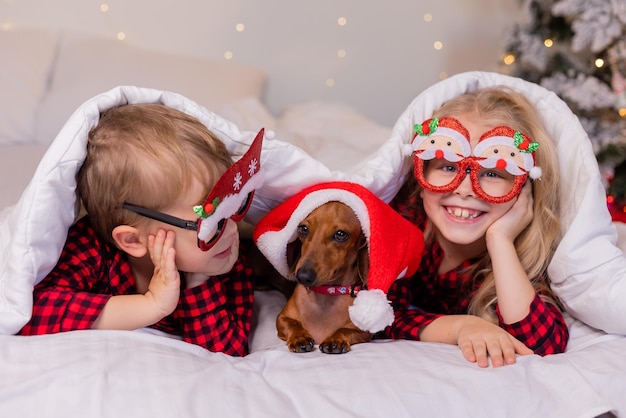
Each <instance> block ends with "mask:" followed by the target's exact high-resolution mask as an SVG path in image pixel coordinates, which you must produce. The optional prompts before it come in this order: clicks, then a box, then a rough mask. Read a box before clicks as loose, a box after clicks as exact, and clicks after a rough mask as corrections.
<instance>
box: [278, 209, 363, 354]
mask: <svg viewBox="0 0 626 418" xmlns="http://www.w3.org/2000/svg"><path fill="white" fill-rule="evenodd" d="M297 234H298V239H297V240H296V241H294V242H293V243H292V244H290V245H293V247H292V248H291V249H289V253H290V256H289V257H288V258H289V268H290V269H291V270H292V272H293V273H294V275H295V278H296V281H297V284H296V286H295V289H294V291H293V294H292V295H291V297H290V298H289V300H288V301H287V304H286V305H285V307H284V308H283V310H282V311H281V312H280V313H279V314H278V316H277V318H276V328H277V330H278V337H279V338H281V339H283V340H285V341H286V342H287V346H288V347H289V350H290V351H293V352H296V353H302V352H309V351H311V350H313V347H314V345H315V343H318V344H319V349H320V350H321V351H322V352H324V353H327V354H341V353H346V352H348V351H350V346H351V345H352V344H358V343H365V342H369V341H370V340H371V338H372V336H371V334H370V333H369V332H366V331H362V330H360V329H358V328H357V327H356V326H355V325H354V324H353V323H352V321H351V320H350V317H349V314H348V308H349V307H350V306H351V305H352V302H353V300H354V296H355V292H358V290H359V289H360V288H361V287H362V286H364V285H366V283H365V280H366V278H367V272H368V268H369V257H368V250H367V240H366V238H365V236H364V234H363V232H362V230H361V224H360V222H359V220H358V219H357V217H356V215H355V214H354V212H353V211H352V209H350V208H349V207H348V206H346V205H345V204H343V203H340V202H335V201H331V202H327V203H324V204H323V205H322V206H320V207H318V208H317V209H315V210H314V211H313V212H311V213H310V214H309V215H308V216H307V217H306V218H305V219H304V220H303V221H302V222H301V223H300V224H299V225H298V228H297Z"/></svg>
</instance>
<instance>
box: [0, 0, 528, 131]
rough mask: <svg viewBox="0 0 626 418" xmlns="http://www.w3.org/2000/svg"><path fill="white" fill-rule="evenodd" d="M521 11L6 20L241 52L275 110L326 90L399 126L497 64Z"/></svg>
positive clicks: (138, 9)
mask: <svg viewBox="0 0 626 418" xmlns="http://www.w3.org/2000/svg"><path fill="white" fill-rule="evenodd" d="M103 3H105V4H107V5H108V7H109V9H108V11H107V12H102V11H101V10H100V7H101V4H103ZM518 10H519V0H385V1H383V0H313V1H311V0H308V1H304V0H108V1H106V0H0V27H2V28H10V27H45V28H61V29H71V30H78V31H84V32H89V33H96V34H102V35H106V36H111V37H114V36H116V34H117V33H118V32H124V33H125V35H126V39H125V42H129V43H132V44H137V45H142V46H146V47H150V48H153V49H159V50H166V51H176V52H182V53H188V54H193V55H198V56H202V57H213V58H219V59H225V58H224V53H225V52H226V51H231V52H232V54H233V57H232V59H233V60H235V61H239V62H243V63H247V64H252V65H255V66H258V67H261V68H263V69H264V70H266V72H267V73H268V75H269V83H268V85H267V89H266V92H265V101H266V103H267V104H268V106H269V107H270V109H271V110H272V111H273V112H274V113H275V114H279V113H280V112H282V110H283V109H284V108H285V106H287V105H289V104H292V103H298V102H301V101H306V100H311V99H319V100H326V101H339V102H343V103H347V104H350V105H352V106H353V107H355V108H356V109H358V110H360V111H361V112H363V113H364V114H365V115H367V116H369V117H371V118H373V119H374V120H376V121H378V122H380V123H383V124H386V125H391V124H393V123H394V122H395V120H396V118H397V117H398V116H399V115H400V113H401V112H402V111H403V110H404V108H405V107H406V106H407V105H408V103H409V102H410V101H411V100H412V99H413V98H414V97H415V96H416V95H417V94H418V93H419V92H420V91H422V90H423V89H424V88H426V87H428V86H429V85H431V84H433V83H435V82H437V81H438V80H439V79H440V77H442V76H445V74H447V75H453V74H455V73H458V72H462V71H467V70H497V69H498V68H499V61H500V57H501V55H502V53H503V51H502V40H503V38H504V35H505V34H506V31H507V30H508V28H509V27H510V26H511V25H512V22H513V21H515V20H516V16H517V15H518V14H519V11H518ZM427 13H429V14H430V15H432V21H430V22H426V21H425V20H424V15H426V14H427ZM341 16H343V17H345V18H346V19H347V24H346V25H345V26H340V25H338V24H337V19H338V18H339V17H341ZM238 23H243V24H244V25H245V30H244V31H242V32H238V31H237V30H236V29H235V26H236V25H237V24H238ZM437 41H440V42H442V44H443V48H442V49H440V50H437V49H435V48H434V47H433V45H434V43H435V42H437ZM339 49H343V50H345V51H346V55H345V57H344V58H339V57H338V56H337V51H338V50H339ZM25 53H26V52H25ZM86 70H87V71H88V69H86ZM328 79H333V80H334V85H333V86H332V87H328V86H327V85H326V82H327V80H328Z"/></svg>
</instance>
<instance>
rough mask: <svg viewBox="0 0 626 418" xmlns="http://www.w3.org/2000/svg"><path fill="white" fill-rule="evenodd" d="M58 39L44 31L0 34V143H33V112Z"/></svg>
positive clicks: (54, 34)
mask: <svg viewBox="0 0 626 418" xmlns="http://www.w3.org/2000/svg"><path fill="white" fill-rule="evenodd" d="M57 40H58V34H57V33H56V32H51V31H45V30H34V29H33V30H27V29H18V30H9V31H0V62H2V65H1V66H0V92H1V93H0V144H1V145H6V144H23V143H33V142H34V141H35V129H34V127H35V112H36V109H37V106H38V105H39V102H40V100H41V98H42V96H43V94H44V91H45V89H46V86H47V82H48V75H49V72H50V67H51V64H52V59H53V57H54V51H55V45H56V43H57Z"/></svg>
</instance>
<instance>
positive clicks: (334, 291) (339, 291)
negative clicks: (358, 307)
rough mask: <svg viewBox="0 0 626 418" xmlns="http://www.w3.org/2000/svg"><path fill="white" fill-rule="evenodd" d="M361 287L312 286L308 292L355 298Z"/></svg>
mask: <svg viewBox="0 0 626 418" xmlns="http://www.w3.org/2000/svg"><path fill="white" fill-rule="evenodd" d="M362 287H363V286H360V285H352V286H312V287H309V288H308V289H309V290H312V291H314V292H315V293H319V294H321V295H330V296H341V295H350V296H352V297H355V296H356V294H357V293H359V291H360V290H361V288H362Z"/></svg>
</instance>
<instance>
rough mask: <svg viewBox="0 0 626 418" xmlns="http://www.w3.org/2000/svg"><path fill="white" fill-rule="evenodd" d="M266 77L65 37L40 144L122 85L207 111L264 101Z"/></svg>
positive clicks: (40, 124)
mask: <svg viewBox="0 0 626 418" xmlns="http://www.w3.org/2000/svg"><path fill="white" fill-rule="evenodd" d="M265 79H266V76H265V73H264V72H263V71H262V70H260V69H258V68H255V67H250V66H247V65H243V64H239V63H236V62H231V61H225V60H210V59H203V58H198V57H192V56H185V55H178V54H171V53H164V52H158V51H153V50H148V49H143V48H140V47H137V46H133V45H130V44H128V43H126V42H122V41H118V40H114V39H108V38H95V37H91V36H89V37H87V38H85V37H84V36H78V35H65V36H64V37H63V40H62V42H61V43H60V47H59V53H58V57H57V61H56V64H55V67H54V73H53V74H52V80H51V86H50V92H49V94H48V95H47V96H46V97H45V100H44V101H43V103H42V106H41V109H40V112H39V118H38V121H37V131H36V138H37V142H39V143H44V144H48V143H50V142H51V141H52V140H53V139H54V137H55V136H56V134H57V133H58V132H59V130H60V128H61V127H62V126H63V123H64V122H65V121H66V120H67V119H68V118H69V116H70V115H71V114H72V112H73V111H74V110H75V109H76V108H77V107H78V106H80V105H81V104H82V103H83V102H84V101H86V100H87V99H89V98H91V97H93V96H95V95H97V94H99V93H101V92H103V91H107V90H109V89H112V88H114V87H116V86H120V85H133V86H141V87H148V88H155V89H159V90H166V91H172V92H176V93H179V94H182V95H184V96H186V97H188V98H190V99H192V100H194V101H195V102H197V103H198V104H200V105H201V106H204V107H206V108H207V109H211V110H213V109H216V108H218V107H221V106H223V105H225V104H227V103H232V102H234V101H236V100H239V99H243V98H246V97H260V96H261V93H262V91H263V87H264V83H265Z"/></svg>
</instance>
